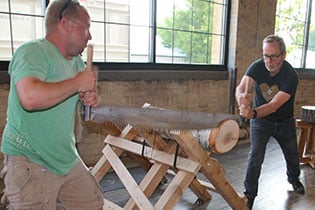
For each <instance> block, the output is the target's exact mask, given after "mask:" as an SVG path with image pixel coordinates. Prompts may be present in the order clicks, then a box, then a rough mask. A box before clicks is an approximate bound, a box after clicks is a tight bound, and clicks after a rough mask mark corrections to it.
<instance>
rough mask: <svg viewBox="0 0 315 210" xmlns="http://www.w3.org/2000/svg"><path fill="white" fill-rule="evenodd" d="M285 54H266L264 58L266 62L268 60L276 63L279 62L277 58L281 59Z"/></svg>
mask: <svg viewBox="0 0 315 210" xmlns="http://www.w3.org/2000/svg"><path fill="white" fill-rule="evenodd" d="M282 54H283V53H281V54H279V55H266V54H263V56H262V58H263V59H264V60H267V59H268V58H269V59H270V60H272V61H275V60H277V58H279V57H280V56H281V55H282Z"/></svg>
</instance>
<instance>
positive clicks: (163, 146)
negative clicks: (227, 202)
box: [143, 133, 211, 201]
mask: <svg viewBox="0 0 315 210" xmlns="http://www.w3.org/2000/svg"><path fill="white" fill-rule="evenodd" d="M143 136H144V137H145V139H146V143H147V144H149V145H150V146H151V147H152V148H156V149H159V150H163V151H165V152H167V153H169V152H168V148H169V147H170V145H171V144H174V146H175V145H176V144H177V143H176V141H175V140H172V141H170V142H169V143H166V141H165V140H163V139H162V138H161V136H160V135H157V134H148V133H144V134H143ZM171 153H174V151H173V152H171ZM178 154H179V156H182V157H187V155H186V153H185V152H184V151H183V150H182V149H181V148H180V147H179V152H178ZM207 154H208V156H209V155H210V152H207ZM172 170H173V172H174V175H175V174H176V169H174V168H172ZM189 188H190V189H191V190H192V191H193V192H194V193H195V195H196V196H197V197H198V198H199V199H200V200H202V201H209V200H211V195H210V193H209V192H208V191H207V189H206V187H205V186H203V185H202V184H201V183H199V180H197V178H196V177H195V178H194V180H193V181H192V182H191V183H190V185H189Z"/></svg>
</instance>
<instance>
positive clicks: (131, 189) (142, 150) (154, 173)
mask: <svg viewBox="0 0 315 210" xmlns="http://www.w3.org/2000/svg"><path fill="white" fill-rule="evenodd" d="M113 129H114V126H113ZM116 129H117V128H116ZM173 137H174V140H175V141H170V143H166V142H165V141H164V140H163V139H162V138H161V136H160V135H158V134H157V133H155V132H154V133H153V132H152V133H150V132H140V133H139V132H137V131H136V130H135V129H133V127H132V126H131V125H127V126H126V127H125V128H124V129H123V130H122V131H121V133H120V134H119V135H117V136H112V135H108V136H107V137H106V138H105V143H106V144H107V145H106V146H105V147H104V149H103V156H102V157H101V158H100V160H99V161H98V162H97V163H96V165H95V166H94V167H93V169H92V174H93V175H94V176H95V177H96V179H97V180H98V181H100V180H101V179H102V178H103V176H104V175H105V174H106V173H107V172H108V171H109V169H110V168H111V167H112V168H113V170H114V171H115V172H116V174H117V175H118V177H119V178H120V180H121V182H122V183H123V185H124V186H125V188H126V190H127V191H128V193H129V194H130V197H131V198H130V199H129V201H128V202H127V203H126V204H125V206H124V207H123V208H121V207H119V206H117V205H116V204H114V203H112V202H110V201H108V200H105V206H104V208H108V209H145V210H149V209H173V207H174V206H175V205H176V203H177V201H178V200H179V199H180V198H181V197H182V195H183V193H184V191H185V190H186V189H187V188H188V187H189V188H190V189H191V190H192V191H193V192H194V193H195V194H196V196H197V197H198V198H199V199H200V200H202V201H209V200H210V199H211V195H210V194H209V192H208V190H210V191H214V192H217V193H219V194H221V196H222V197H223V198H224V199H225V200H226V202H227V203H228V204H229V205H230V206H231V207H232V208H233V209H240V210H243V209H244V210H246V209H247V207H246V204H245V201H244V200H243V199H242V198H241V197H240V196H239V195H238V194H237V193H236V192H235V190H234V189H233V187H232V186H231V185H230V183H229V182H228V181H227V179H226V178H225V174H224V169H223V167H222V166H221V164H220V163H219V162H218V161H217V160H216V159H214V158H211V157H210V154H209V152H207V151H205V150H204V149H203V148H202V147H201V146H200V144H199V143H198V142H197V141H196V139H195V138H194V136H193V135H192V134H191V133H190V132H189V131H181V132H180V133H178V134H176V135H175V134H174V135H173ZM144 141H145V142H144ZM178 146H179V147H180V148H181V150H180V151H179V152H178ZM123 152H128V154H132V155H134V156H135V157H137V159H138V160H140V162H142V164H145V165H146V166H148V165H149V167H147V173H146V175H145V177H144V178H143V180H142V181H141V183H140V184H139V185H138V184H137V183H136V182H135V180H134V179H133V177H132V176H131V175H130V173H129V172H128V169H127V168H126V167H125V166H124V164H123V163H122V161H121V160H120V159H119V156H120V155H121V154H122V153H123ZM176 153H178V154H179V155H178V156H177V155H175V154H176ZM170 170H172V172H173V174H174V178H173V179H172V181H171V182H170V184H169V185H168V187H167V188H166V190H165V191H164V193H163V194H162V195H161V197H160V198H159V200H158V201H157V203H156V204H155V205H154V206H153V205H152V204H151V202H150V201H149V198H150V196H151V195H152V194H153V192H154V191H155V189H156V188H157V186H158V184H159V183H160V182H161V181H162V180H163V178H164V176H165V175H166V174H167V173H168V171H170ZM197 173H203V174H204V175H205V177H206V178H207V179H208V181H209V182H210V183H211V184H210V183H208V182H204V181H200V180H198V179H197V178H196V175H197Z"/></svg>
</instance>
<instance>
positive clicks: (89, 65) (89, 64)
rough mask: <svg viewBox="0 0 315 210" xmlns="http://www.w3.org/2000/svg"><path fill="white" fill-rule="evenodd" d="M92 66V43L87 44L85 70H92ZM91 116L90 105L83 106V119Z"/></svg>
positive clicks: (87, 119)
mask: <svg viewBox="0 0 315 210" xmlns="http://www.w3.org/2000/svg"><path fill="white" fill-rule="evenodd" d="M92 66H93V45H91V44H89V45H88V46H87V60H86V71H92ZM90 118H91V107H89V106H84V121H90Z"/></svg>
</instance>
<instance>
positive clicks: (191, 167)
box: [105, 135, 200, 174]
mask: <svg viewBox="0 0 315 210" xmlns="http://www.w3.org/2000/svg"><path fill="white" fill-rule="evenodd" d="M105 142H106V143H107V144H110V145H113V146H115V147H118V148H120V149H122V150H124V151H128V152H132V153H135V154H139V155H141V154H142V149H143V147H142V145H140V144H138V143H134V142H130V141H127V140H125V139H123V138H119V137H114V136H110V135H108V136H107V137H106V138H105ZM143 156H144V157H146V158H149V159H152V160H155V161H158V162H160V163H162V164H166V165H169V166H173V163H174V155H171V154H168V153H166V152H162V151H159V150H155V149H152V148H151V147H145V149H144V153H143ZM176 167H177V168H178V169H179V170H183V171H186V172H189V173H193V174H197V173H198V171H199V169H200V164H199V163H198V162H196V161H192V160H189V159H186V158H182V157H177V161H176Z"/></svg>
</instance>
